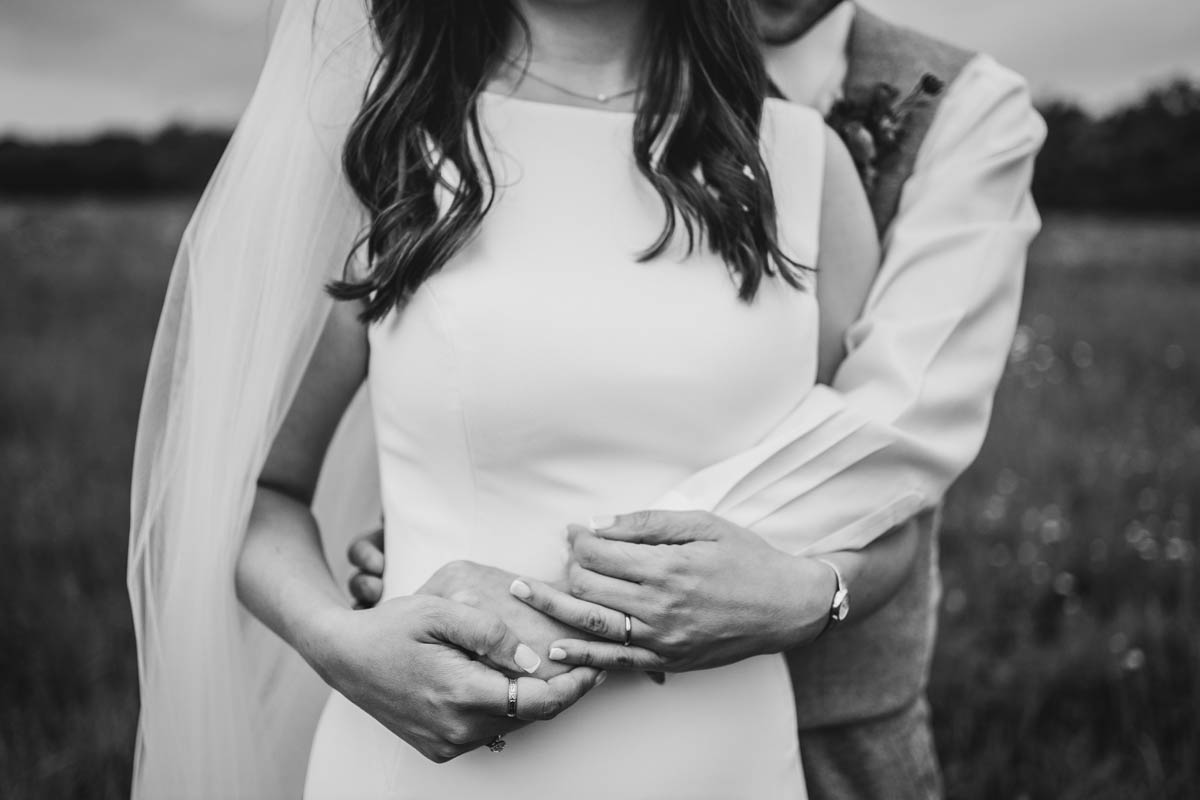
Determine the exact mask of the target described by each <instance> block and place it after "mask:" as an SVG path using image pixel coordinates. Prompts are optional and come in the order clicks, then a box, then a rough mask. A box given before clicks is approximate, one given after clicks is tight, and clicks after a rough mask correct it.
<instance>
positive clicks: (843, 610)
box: [833, 589, 850, 622]
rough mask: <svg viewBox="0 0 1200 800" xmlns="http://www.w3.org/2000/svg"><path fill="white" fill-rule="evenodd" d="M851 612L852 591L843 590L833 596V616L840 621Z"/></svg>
mask: <svg viewBox="0 0 1200 800" xmlns="http://www.w3.org/2000/svg"><path fill="white" fill-rule="evenodd" d="M849 614H850V593H849V592H847V591H846V590H844V589H843V590H842V591H840V592H838V593H837V595H836V596H835V597H834V598H833V618H834V619H835V620H837V621H838V622H841V621H842V620H844V619H845V618H846V617H847V616H848V615H849Z"/></svg>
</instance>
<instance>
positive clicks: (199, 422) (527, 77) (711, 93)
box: [130, 0, 878, 798]
mask: <svg viewBox="0 0 1200 800" xmlns="http://www.w3.org/2000/svg"><path fill="white" fill-rule="evenodd" d="M361 2H362V0H320V2H319V3H314V0H292V2H290V3H289V5H288V7H287V8H285V10H284V12H283V17H282V19H281V21H280V23H279V28H278V30H277V33H276V37H275V40H274V42H273V45H272V50H271V54H270V56H269V58H268V62H267V64H266V66H265V68H264V72H263V76H262V78H261V80H260V84H259V87H258V89H257V91H256V93H255V97H254V99H253V101H252V103H251V105H250V107H249V109H248V110H247V112H246V115H245V116H244V118H243V120H242V122H241V124H240V125H239V129H238V131H237V133H236V135H235V137H234V139H233V141H232V143H231V146H230V150H229V152H228V153H227V154H226V156H225V159H224V160H223V161H222V164H221V166H220V168H219V170H218V172H217V174H216V176H215V177H214V179H213V181H212V183H211V184H210V186H209V189H208V190H207V192H206V193H205V196H204V198H203V199H202V201H201V203H200V205H199V207H198V209H197V211H196V215H195V217H194V219H193V221H192V223H191V225H190V226H189V229H188V231H187V234H186V235H185V238H184V242H183V245H182V247H181V250H180V254H179V258H178V261H177V263H176V266H175V270H174V272H173V275H172V281H171V285H170V288H169V290H168V297H167V300H166V304H165V306H164V311H163V317H162V320H161V322H160V328H159V333H158V337H157V339H156V344H155V350H154V354H153V357H152V365H151V371H150V374H149V377H148V379H147V386H146V395H145V401H144V405H143V412H142V418H141V422H140V426H139V440H138V447H137V456H136V461H135V483H134V496H133V536H132V542H131V555H130V591H131V596H132V598H133V604H134V610H135V620H136V622H137V632H138V640H139V657H140V663H139V666H140V672H141V680H142V685H141V689H142V702H143V706H142V718H141V726H140V730H139V743H138V754H137V767H136V774H135V794H136V795H138V796H144V797H161V796H168V795H169V796H180V795H188V796H197V797H217V796H220V797H234V796H239V797H270V796H280V797H284V796H294V795H296V794H299V793H300V792H301V790H303V793H304V795H305V796H306V797H309V798H325V797H388V798H408V797H413V798H416V797H482V796H485V793H486V796H500V797H522V798H549V797H557V796H561V795H563V794H570V795H572V796H576V797H630V798H635V797H644V798H661V797H687V798H697V797H720V798H730V797H747V798H751V797H752V798H769V797H779V798H785V797H786V798H796V797H802V796H804V787H803V778H802V774H801V770H800V758H801V755H802V754H801V753H799V752H798V745H797V741H796V724H795V718H794V710H793V706H792V703H791V699H790V692H791V687H790V684H789V679H788V673H787V669H786V667H785V664H784V661H783V659H782V657H781V656H780V655H779V654H778V649H779V648H777V647H773V644H772V643H771V642H767V641H764V642H762V643H761V647H759V648H758V650H759V652H762V653H764V654H763V655H757V656H754V657H751V658H747V659H745V660H742V661H739V662H737V663H735V664H730V665H728V666H723V667H719V668H714V669H709V670H703V671H697V672H689V673H685V674H681V675H677V676H672V678H671V680H670V681H668V682H667V683H666V684H665V685H659V684H657V683H655V682H653V681H651V680H649V679H648V678H647V677H646V676H644V675H640V674H630V673H621V674H617V673H615V672H614V673H613V675H612V676H611V677H609V678H608V680H607V681H606V680H605V678H606V675H605V674H604V673H602V672H600V671H598V670H595V669H591V668H588V667H575V668H573V669H572V668H568V667H566V666H563V665H561V664H557V663H555V662H553V661H551V660H550V659H549V658H548V657H547V654H546V653H545V652H542V651H541V645H542V643H543V642H544V637H542V638H541V639H539V638H538V636H537V635H536V630H538V628H537V626H536V625H532V624H531V623H530V622H529V621H528V619H527V618H522V617H520V616H519V615H515V616H514V615H505V614H501V613H500V612H499V611H496V612H495V613H493V612H492V611H480V610H478V609H476V608H474V607H471V606H468V605H466V604H464V603H460V602H456V601H455V600H454V599H453V598H449V599H447V598H442V597H437V596H436V595H435V593H434V592H432V591H431V590H430V589H429V585H428V584H429V582H430V581H431V578H433V579H436V576H437V575H438V574H439V571H441V570H444V569H445V568H446V565H447V564H452V563H454V562H456V561H458V560H464V559H469V560H471V561H473V562H478V563H482V564H486V565H490V566H493V567H495V568H497V569H500V570H504V571H507V572H511V573H516V574H521V575H527V576H531V577H533V578H537V579H540V580H544V581H550V582H552V581H556V580H559V579H561V578H562V573H563V570H564V565H565V541H566V526H567V524H568V523H569V522H573V521H580V520H586V519H587V518H588V517H589V516H592V515H594V514H603V513H605V512H611V511H622V510H626V509H636V508H668V507H677V508H680V509H686V508H702V509H705V510H709V511H717V512H720V510H721V508H722V503H723V502H724V501H725V500H726V499H727V498H730V497H732V496H734V495H736V494H738V493H741V495H742V496H746V495H747V494H751V495H753V494H756V493H761V494H769V495H772V496H773V497H775V498H776V499H775V501H774V505H772V506H770V508H772V509H773V508H781V507H782V506H783V505H785V501H784V500H779V496H780V491H781V488H782V490H783V491H784V492H786V490H787V487H788V485H787V474H788V463H789V459H792V458H799V457H800V456H799V455H798V454H797V448H796V447H795V443H796V442H797V441H798V440H799V439H801V438H803V437H805V436H809V437H811V436H812V435H813V432H814V431H815V432H817V433H818V434H819V438H820V439H821V441H822V442H823V443H824V444H823V445H822V447H824V448H826V449H834V445H835V444H836V443H837V442H838V441H839V440H840V439H841V438H842V437H846V436H848V435H849V433H850V432H851V431H852V430H854V428H855V426H854V423H853V419H850V418H849V417H848V412H847V411H846V409H844V408H841V407H839V406H838V405H837V404H836V403H835V402H833V401H832V400H831V399H830V397H829V395H827V394H823V393H822V392H821V389H820V387H819V386H818V385H817V381H818V378H819V377H821V376H828V375H829V373H830V372H831V370H832V367H833V365H834V364H835V363H836V361H837V359H838V358H839V357H840V356H841V352H842V344H841V342H842V338H843V333H844V330H845V328H846V326H847V325H848V324H849V323H850V322H851V321H852V320H853V319H854V317H855V316H856V315H857V312H858V311H859V309H860V307H861V305H862V302H863V298H864V297H865V293H866V291H867V288H868V287H869V284H870V281H871V278H872V276H873V272H874V269H875V266H876V264H877V259H878V254H877V250H876V240H875V234H874V228H873V223H872V219H871V214H870V211H869V208H868V206H867V202H866V199H865V196H864V195H863V192H862V189H861V186H860V184H859V180H858V176H857V174H856V172H855V169H854V166H853V164H852V162H851V160H850V158H849V156H848V154H847V153H846V151H845V150H844V148H843V147H842V145H841V143H840V141H839V140H838V139H837V138H836V136H834V135H833V134H832V133H830V132H829V131H828V130H827V129H826V127H825V125H824V123H823V121H822V119H821V118H820V116H819V115H818V114H817V113H816V112H813V111H810V110H807V109H802V108H799V107H796V106H791V105H788V104H786V103H784V102H782V101H778V100H774V99H765V95H766V94H767V89H768V81H767V78H766V75H765V72H764V69H763V66H762V64H761V62H760V60H759V56H758V54H757V49H756V43H755V37H754V33H753V25H752V22H751V12H750V8H749V0H723V1H721V2H704V3H687V2H659V1H658V0H597V1H595V2H580V1H579V0H575V1H572V0H511V2H509V3H497V2H492V1H491V0H476V1H475V2H467V1H466V0H455V1H454V2H438V3H427V2H420V1H419V0H408V1H405V0H386V1H385V0H377V1H376V2H373V3H372V4H371V7H370V10H369V12H368V11H367V10H366V9H363V8H361V7H360V3H361ZM372 431H373V433H372ZM861 455H862V454H860V455H859V456H858V457H861ZM855 457H856V456H855V455H854V453H848V452H847V450H846V449H844V448H843V449H842V450H841V451H839V452H838V459H839V460H838V462H837V463H836V464H833V465H831V467H830V470H831V471H834V472H836V471H837V470H838V469H841V468H844V467H845V466H846V465H848V464H849V463H852V461H853V459H854V458H855ZM364 459H375V460H377V463H378V470H379V474H380V476H381V479H382V481H381V485H380V486H371V485H365V484H366V483H367V482H365V481H363V480H361V476H362V475H365V474H368V473H369V471H368V470H367V469H363V468H362V465H364V464H367V465H369V463H370V462H369V461H364ZM794 491H801V490H799V489H796V490H793V492H794ZM381 509H382V512H383V515H384V519H385V520H386V525H385V535H386V537H387V549H388V553H389V563H388V570H387V573H386V575H385V593H384V598H385V602H382V603H380V604H379V605H378V606H377V607H376V608H374V609H371V610H368V611H352V610H350V608H349V606H348V604H347V602H346V599H345V596H344V595H343V594H342V593H341V591H340V590H339V588H338V586H339V582H340V580H341V578H340V576H335V575H333V574H332V573H331V570H330V567H329V565H328V564H327V562H326V559H325V556H324V551H323V546H324V547H336V548H337V550H336V552H340V547H337V545H336V544H332V542H334V541H336V540H337V538H338V537H344V536H347V535H349V534H352V533H354V532H356V531H358V530H362V529H364V528H365V527H366V526H367V525H368V524H370V522H371V521H372V518H373V517H376V516H377V514H378V513H379V511H380V510H381ZM772 530H787V531H789V533H788V534H787V535H780V536H776V537H774V538H772V539H771V544H772V545H773V546H775V547H776V548H778V550H779V557H780V558H787V557H788V554H789V553H799V552H802V551H805V550H806V549H808V550H811V549H812V548H813V547H816V546H818V545H819V546H820V547H828V548H831V549H832V548H835V547H836V546H837V544H838V543H835V542H821V543H816V542H814V541H812V540H811V539H808V538H805V535H804V533H803V530H804V526H802V525H792V526H789V525H775V526H773V527H772ZM843 544H844V543H843ZM247 611H248V612H249V613H248V614H247V613H246V612H247ZM528 613H530V614H534V613H536V612H533V611H529V612H528ZM259 623H263V624H259ZM543 623H544V620H543ZM314 673H315V674H316V675H319V676H320V678H321V679H322V680H323V681H324V684H322V683H321V682H320V681H318V680H315V678H314ZM326 686H328V687H332V690H333V691H332V692H329V691H328V688H326Z"/></svg>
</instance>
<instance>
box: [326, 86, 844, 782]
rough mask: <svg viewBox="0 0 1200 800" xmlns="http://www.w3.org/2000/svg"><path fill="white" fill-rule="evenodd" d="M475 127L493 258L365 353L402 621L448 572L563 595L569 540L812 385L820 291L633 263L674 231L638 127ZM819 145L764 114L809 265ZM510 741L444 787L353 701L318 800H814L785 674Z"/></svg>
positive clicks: (772, 422) (683, 474)
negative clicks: (487, 177) (529, 579)
mask: <svg viewBox="0 0 1200 800" xmlns="http://www.w3.org/2000/svg"><path fill="white" fill-rule="evenodd" d="M480 111H481V119H482V122H483V125H484V128H485V129H486V132H487V134H488V136H489V137H490V144H489V146H490V156H491V158H492V162H493V165H494V166H495V168H496V171H497V175H498V183H499V185H500V191H499V194H498V197H497V200H496V203H495V205H494V206H493V208H492V209H491V211H490V212H489V213H488V215H487V216H486V218H485V219H484V221H483V223H482V226H481V228H480V230H479V232H478V236H477V237H476V238H475V239H473V240H472V241H471V243H470V244H469V245H468V246H467V247H466V248H465V249H464V250H463V251H462V252H461V253H460V254H459V255H458V256H457V257H455V258H454V259H453V260H452V261H451V262H450V263H449V264H448V265H447V266H446V268H445V269H444V270H443V271H442V272H440V273H439V274H437V275H435V276H434V277H433V278H431V279H430V280H428V281H427V282H426V283H425V284H424V285H422V287H421V288H420V289H419V291H417V292H416V294H415V296H414V297H413V299H412V301H411V303H410V304H409V305H408V306H407V307H406V308H405V309H404V310H403V311H402V312H399V313H397V312H393V313H391V314H390V315H389V316H388V317H387V318H386V319H385V320H384V321H383V322H382V323H380V324H378V325H374V326H372V327H371V329H370V333H369V338H370V345H371V355H370V370H369V373H370V374H369V390H370V396H371V402H372V406H373V408H374V414H375V426H376V432H377V441H378V455H379V466H380V472H381V478H382V490H383V505H384V511H385V518H386V545H387V553H388V562H387V572H386V575H385V581H384V582H385V587H386V588H385V597H395V596H398V595H405V594H409V593H412V592H413V591H414V590H415V589H417V588H418V587H419V586H420V585H421V584H422V583H423V582H424V581H425V580H426V579H427V578H428V577H429V576H430V575H431V574H432V573H433V572H434V571H435V570H437V569H438V568H439V567H440V566H442V565H443V564H445V563H446V562H448V561H451V560H454V559H470V560H473V561H477V562H481V563H486V564H492V565H495V566H498V567H501V568H503V569H506V570H510V571H512V572H515V573H519V574H522V575H529V576H533V577H536V578H541V579H547V580H549V579H557V578H560V577H562V575H563V570H564V563H565V533H566V532H565V526H566V524H567V523H568V522H579V523H583V522H586V520H587V519H588V517H589V516H591V515H596V514H608V513H621V512H624V511H631V510H635V509H639V508H646V507H651V504H652V503H654V501H655V500H656V499H657V498H659V497H660V496H661V495H663V493H664V492H666V491H668V490H670V489H671V488H672V487H674V486H676V485H677V484H679V483H680V482H681V481H683V480H684V479H686V478H687V477H688V476H690V475H693V474H694V473H697V472H698V471H701V470H703V469H704V468H705V467H707V466H709V465H712V464H715V463H717V462H720V461H722V460H723V459H727V458H729V457H730V456H733V455H735V454H737V453H739V452H742V451H746V450H747V449H748V448H751V447H753V446H754V445H755V443H757V442H759V441H760V440H762V439H763V437H764V436H766V435H767V434H768V433H769V432H770V431H771V430H772V429H773V428H775V427H776V426H777V425H778V424H779V423H780V420H782V419H784V418H785V417H786V416H787V415H788V414H789V412H790V411H791V410H792V409H793V408H794V407H795V406H796V404H797V402H798V400H799V399H800V398H803V397H804V396H805V395H806V394H807V393H808V392H810V391H811V390H812V389H813V384H814V378H815V374H816V362H817V331H818V325H817V304H816V301H815V297H814V294H813V290H812V287H811V286H810V287H808V288H806V290H797V289H795V288H793V287H791V286H789V285H787V284H786V283H785V282H784V281H783V280H782V279H780V278H778V277H775V278H770V277H768V278H767V279H766V280H765V281H764V283H763V285H762V287H761V288H760V291H759V293H758V297H757V299H756V300H755V301H754V302H753V304H750V305H747V304H745V303H743V302H742V301H740V300H738V298H737V293H736V285H735V282H734V281H733V280H732V279H731V276H730V273H729V271H728V269H727V268H726V266H725V265H724V263H723V262H722V261H721V260H720V259H719V258H718V257H716V256H714V255H712V254H711V253H709V252H707V251H706V250H704V249H698V250H697V251H696V252H695V253H693V254H692V255H691V256H686V257H685V255H684V252H685V251H684V248H683V247H682V244H679V245H677V246H675V247H674V249H673V250H672V251H671V252H670V253H669V254H668V255H666V256H664V257H660V258H657V259H655V260H652V261H650V262H647V263H639V262H638V261H637V260H636V254H637V253H638V252H640V251H641V250H642V249H644V248H645V247H646V246H647V245H649V244H650V243H651V242H653V241H654V239H655V237H656V236H657V235H658V233H659V231H660V229H661V226H662V221H663V210H662V205H661V202H660V200H659V198H658V197H657V195H656V194H655V193H654V192H653V190H652V189H651V187H650V186H649V184H648V183H647V182H646V181H645V180H644V179H643V178H642V177H641V176H640V174H639V173H638V171H637V169H636V166H635V164H634V161H633V157H632V151H631V137H632V125H633V120H634V116H633V114H631V113H624V112H610V111H604V110H592V109H585V108H577V107H569V106H560V105H550V104H544V103H537V102H531V101H526V100H520V99H515V98H509V97H505V96H501V95H494V94H485V95H484V96H483V98H482V99H481V101H480ZM824 137H825V129H824V125H823V122H822V120H821V118H820V116H819V115H818V114H816V113H815V112H812V111H810V110H807V109H802V108H799V107H795V106H789V105H787V104H784V103H782V102H777V101H774V100H771V101H768V102H767V107H766V112H765V115H764V123H763V152H764V156H765V159H766V163H767V166H768V169H769V170H770V172H771V175H772V181H773V183H774V186H775V194H776V198H777V205H778V212H779V216H778V222H779V227H780V235H781V240H782V241H783V243H784V246H785V251H786V252H788V253H789V254H791V255H792V256H793V257H795V258H796V259H798V260H800V261H801V262H803V263H805V264H807V265H809V266H813V265H815V260H816V252H817V231H818V227H819V226H818V222H819V216H820V208H821V192H822V187H821V179H822V175H823V168H824V167H823V162H824V142H825V138H824ZM678 238H680V239H682V236H680V237H678ZM543 656H544V654H543ZM506 738H507V740H508V746H507V748H506V749H505V750H504V751H503V752H502V753H493V752H490V751H489V750H487V749H486V748H481V749H479V750H476V751H474V752H471V753H469V754H467V755H465V756H463V757H460V758H458V759H456V760H454V761H451V762H449V763H447V764H441V765H438V764H434V763H432V762H430V761H427V760H426V759H425V758H424V757H422V756H421V755H420V754H419V753H417V751H415V750H414V749H412V748H411V747H409V746H408V745H407V744H406V743H405V742H403V741H401V740H400V739H398V738H397V737H395V736H394V735H393V734H391V733H389V732H388V731H387V730H386V729H385V728H383V727H382V726H381V725H380V724H378V723H377V722H376V721H374V720H373V719H372V718H371V717H370V716H368V715H367V714H366V713H364V712H363V711H361V710H359V709H358V708H357V707H356V706H354V705H353V704H351V703H350V702H349V701H347V700H346V699H345V698H343V697H342V696H340V695H338V694H336V693H335V694H334V695H333V696H332V697H331V698H330V699H329V701H328V703H327V704H326V706H325V709H324V712H323V714H322V717H321V720H320V723H319V725H318V728H317V733H316V736H315V739H314V741H313V745H312V750H311V755H310V759H309V765H308V774H307V782H306V790H305V796H306V797H307V798H309V800H324V798H469V799H471V800H501V799H502V798H521V800H543V799H545V800H550V798H554V800H561V799H562V798H579V799H580V800H582V799H583V798H688V799H689V800H696V799H697V798H722V800H730V799H731V798H755V800H768V799H769V798H780V799H781V800H782V799H783V798H787V800H796V798H801V797H804V796H805V791H804V783H803V776H802V773H801V768H800V753H799V749H798V745H797V740H796V729H795V716H794V709H793V702H792V697H791V686H790V684H789V678H788V672H787V669H786V667H785V664H784V660H783V658H782V656H762V657H757V658H752V659H749V660H746V661H743V662H741V663H739V664H736V665H732V666H729V667H723V668H720V669H713V670H708V671H703V672H693V673H687V674H681V675H673V676H671V677H670V679H669V680H668V681H667V682H666V684H665V685H662V686H659V685H656V684H654V683H652V682H651V681H650V680H649V679H648V678H646V676H645V675H643V674H641V673H634V674H618V673H613V674H611V675H610V676H609V679H608V681H607V682H606V683H605V684H603V685H602V686H600V687H599V688H597V689H596V690H594V691H593V692H591V693H590V694H589V695H587V696H586V697H584V698H583V700H582V701H581V702H579V703H578V704H577V705H575V706H574V707H572V708H570V709H568V710H567V711H566V712H564V713H563V714H562V715H560V716H559V717H558V718H557V719H555V720H553V721H550V722H544V723H534V724H532V725H529V726H527V727H525V728H523V729H521V730H518V731H516V732H513V733H511V734H509V735H508V736H507V737H506Z"/></svg>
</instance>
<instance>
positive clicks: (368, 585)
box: [346, 528, 384, 608]
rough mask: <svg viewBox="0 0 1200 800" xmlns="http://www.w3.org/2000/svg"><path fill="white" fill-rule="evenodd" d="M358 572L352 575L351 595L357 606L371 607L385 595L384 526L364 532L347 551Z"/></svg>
mask: <svg viewBox="0 0 1200 800" xmlns="http://www.w3.org/2000/svg"><path fill="white" fill-rule="evenodd" d="M346 556H347V558H349V560H350V563H351V565H353V566H354V567H355V568H357V569H358V572H356V573H354V574H353V575H351V576H350V595H351V596H352V597H353V598H354V601H355V603H356V604H357V605H356V606H355V607H356V608H371V607H372V606H374V605H375V604H376V603H378V602H379V600H380V599H381V598H382V597H383V564H384V558H383V528H380V529H379V530H375V531H371V532H370V533H364V534H363V535H362V536H359V537H358V538H357V539H355V540H354V541H353V542H351V543H350V549H349V550H347V551H346Z"/></svg>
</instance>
